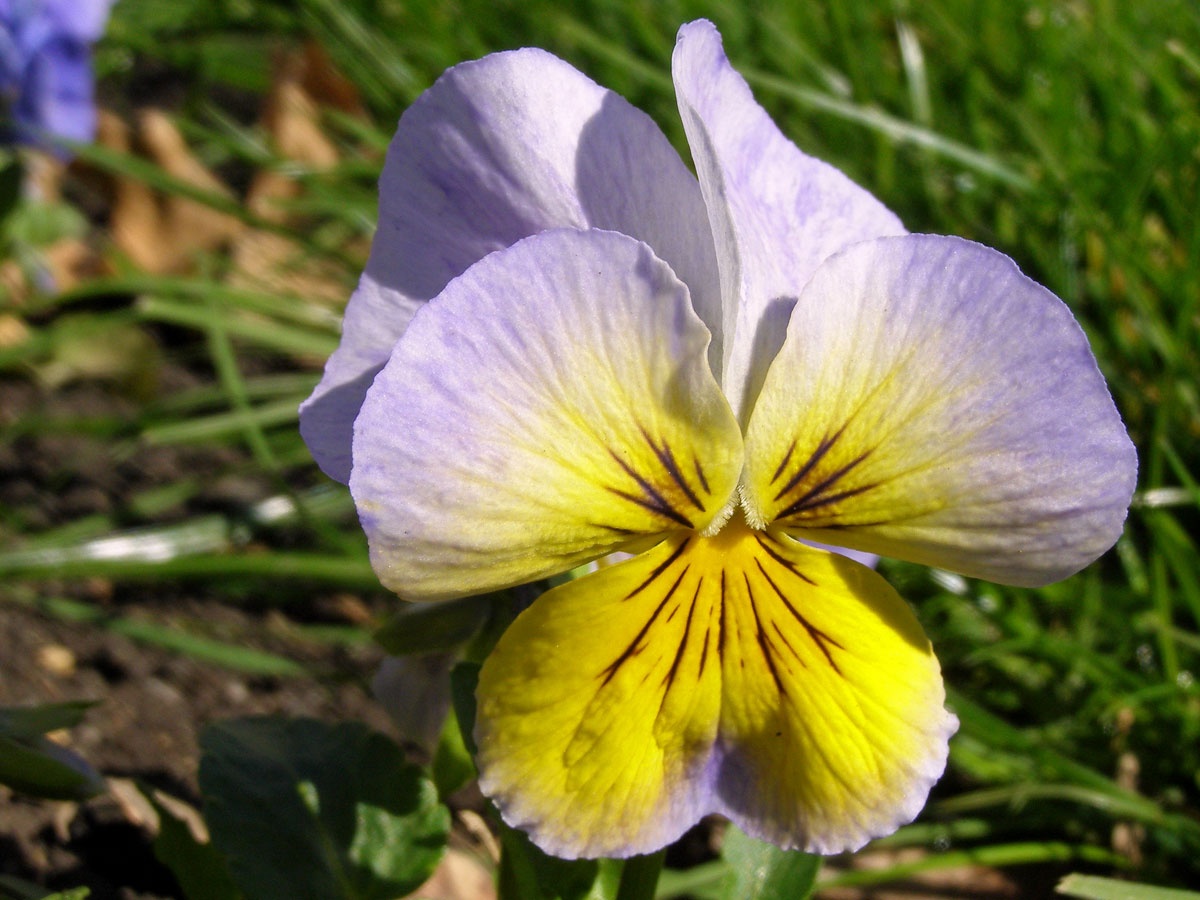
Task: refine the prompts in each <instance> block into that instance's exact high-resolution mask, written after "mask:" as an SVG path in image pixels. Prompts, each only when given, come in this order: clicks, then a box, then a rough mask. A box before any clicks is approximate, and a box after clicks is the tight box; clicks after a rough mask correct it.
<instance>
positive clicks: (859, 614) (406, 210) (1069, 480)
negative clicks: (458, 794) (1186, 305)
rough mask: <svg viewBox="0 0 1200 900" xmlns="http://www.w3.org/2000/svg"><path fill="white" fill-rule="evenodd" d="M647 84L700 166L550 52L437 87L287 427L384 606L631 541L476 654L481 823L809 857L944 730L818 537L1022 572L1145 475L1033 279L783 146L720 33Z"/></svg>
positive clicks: (908, 632)
mask: <svg viewBox="0 0 1200 900" xmlns="http://www.w3.org/2000/svg"><path fill="white" fill-rule="evenodd" d="M673 75H674V82H675V90H676V94H677V97H678V101H679V110H680V113H681V115H682V117H683V123H684V127H685V130H686V133H687V138H688V143H689V146H690V149H691V154H692V159H693V162H694V164H695V171H696V175H695V176H693V175H692V173H691V172H690V171H689V169H688V168H687V166H686V165H685V164H684V163H683V162H682V161H681V160H680V158H679V156H678V155H677V154H676V153H675V151H674V150H673V149H672V148H671V146H670V144H669V143H668V142H667V140H666V138H665V137H664V136H663V135H662V133H661V132H660V131H659V130H658V128H657V127H656V126H655V125H654V124H653V123H652V122H651V120H650V119H649V118H648V117H647V116H645V115H644V114H642V113H641V112H639V111H638V110H636V109H634V108H633V107H631V106H630V105H629V104H628V103H626V102H625V101H624V100H622V99H621V98H620V97H618V96H617V95H616V94H614V93H612V92H610V91H607V90H605V89H604V88H601V87H599V86H598V85H596V84H595V83H594V82H592V81H591V80H589V79H588V78H587V77H585V76H584V75H582V74H581V73H579V72H578V71H576V70H575V69H573V68H572V67H571V66H569V65H567V64H566V63H564V62H563V61H561V60H559V59H557V58H555V57H554V56H551V55H550V54H548V53H544V52H542V51H539V50H535V49H525V50H517V51H513V52H508V53H498V54H495V55H492V56H488V57H486V58H484V59H481V60H478V61H475V62H469V63H464V64H462V65H459V66H456V67H454V68H453V69H450V70H449V71H448V72H446V73H445V74H444V75H443V76H442V77H441V78H440V79H438V81H437V82H436V83H435V84H434V85H433V87H431V88H430V89H429V90H428V91H426V92H425V93H424V94H423V95H422V96H421V97H420V98H419V99H418V100H417V101H416V103H414V104H413V106H412V107H411V108H410V109H409V110H408V111H407V112H406V113H405V114H404V116H403V117H402V118H401V120H400V124H399V128H398V130H397V132H396V136H395V139H394V140H393V142H392V144H391V147H390V149H389V152H388V157H387V162H386V165H385V167H384V172H383V176H382V180H381V183H380V200H381V204H380V205H381V210H380V222H379V229H378V232H377V234H376V237H375V242H374V246H373V248H372V252H371V257H370V261H369V262H368V264H367V268H366V271H365V273H364V274H363V277H362V281H361V282H360V284H359V288H358V290H357V291H356V293H355V294H354V296H353V297H352V299H351V301H350V304H349V307H348V308H347V311H346V319H345V327H344V334H343V337H342V343H341V345H340V347H339V348H338V350H337V352H336V353H335V354H334V355H333V357H332V358H331V359H330V360H329V363H328V365H327V367H326V370H325V376H324V379H323V380H322V381H321V383H320V385H319V386H318V387H317V389H316V391H315V392H314V394H313V396H312V398H310V399H309V400H308V401H307V402H306V404H305V406H304V407H303V408H302V418H301V426H302V428H303V430H304V434H305V437H306V439H307V440H308V443H309V446H310V447H311V448H312V450H313V453H314V455H315V456H316V457H317V459H318V461H319V462H320V463H321V465H322V466H323V468H324V469H325V471H326V472H328V473H329V474H330V475H332V476H333V477H335V478H338V479H341V480H343V481H345V480H348V481H349V485H350V489H351V491H352V493H353V496H354V499H355V503H356V505H357V508H358V512H359V517H360V519H361V521H362V524H363V527H364V528H365V530H366V533H367V536H368V538H369V543H370V552H371V560H372V563H373V565H374V567H375V570H376V572H377V573H378V575H379V577H380V579H381V580H382V582H383V583H384V584H385V585H386V586H387V587H389V588H391V589H392V590H394V591H395V592H396V593H397V594H399V595H400V596H401V597H402V598H404V599H406V600H424V601H436V600H442V599H447V598H453V597H460V596H464V595H470V594H477V593H482V592H485V591H493V590H497V589H501V588H505V587H508V586H512V585H518V584H522V583H525V582H530V581H534V580H536V579H540V578H544V577H546V576H550V575H554V574H556V573H560V572H564V571H566V570H569V569H572V568H574V567H576V566H579V565H580V564H582V563H585V562H587V561H589V560H593V559H596V558H597V557H601V556H604V555H606V554H609V553H612V552H614V551H618V550H619V551H625V552H627V553H630V554H633V555H632V556H631V557H630V558H628V559H627V560H625V561H622V562H619V563H616V564H614V565H610V566H605V567H603V568H601V569H599V570H598V571H595V572H593V573H591V574H588V575H585V576H583V577H581V578H578V579H575V580H572V581H569V582H567V583H565V584H563V585H561V586H559V587H556V588H554V589H552V590H550V591H548V592H546V593H545V594H543V595H542V596H541V597H539V598H538V599H537V600H535V601H534V602H533V604H532V605H531V606H530V607H529V608H528V609H527V610H526V611H525V612H523V613H522V614H521V615H520V616H519V617H518V618H517V619H516V621H515V622H514V623H513V624H512V626H511V627H510V628H509V629H508V630H507V631H506V632H505V634H504V635H503V637H502V638H501V639H500V641H499V643H498V645H497V646H496V648H495V650H494V651H493V652H492V654H491V655H490V656H489V658H488V659H487V661H486V663H485V664H484V666H483V669H482V672H481V674H480V681H479V687H478V692H477V699H478V717H477V722H476V732H475V733H476V738H477V742H478V746H479V752H478V764H479V770H480V783H481V786H482V788H483V791H484V792H485V793H486V794H487V795H488V796H489V797H490V798H491V799H492V800H493V801H494V802H495V804H496V806H497V807H498V809H499V811H500V813H501V814H502V815H503V817H504V818H505V820H507V821H508V822H509V823H510V824H512V825H514V826H516V827H518V828H521V829H524V830H525V831H527V832H528V833H529V835H530V836H531V837H532V839H533V840H534V841H535V842H536V843H537V844H539V845H540V846H541V847H542V848H543V849H545V850H547V851H549V852H551V853H554V854H557V855H559V856H564V857H575V856H627V855H631V854H636V853H645V852H649V851H652V850H654V849H656V848H659V847H661V846H663V845H665V844H667V843H669V842H670V841H672V840H674V839H675V838H677V837H678V836H679V835H680V834H682V833H683V831H684V830H686V829H687V828H688V827H689V826H691V825H692V824H694V823H695V822H696V821H697V820H698V819H699V818H701V817H702V816H704V815H706V814H708V813H721V814H724V815H725V816H727V817H729V818H730V819H732V820H733V821H734V822H736V823H737V824H738V825H739V826H741V827H742V828H743V829H744V830H745V831H746V832H748V833H749V834H751V835H754V836H757V837H760V838H763V839H766V840H769V841H772V842H774V843H776V844H779V845H781V846H784V847H799V848H804V849H806V850H810V851H815V852H821V853H834V852H838V851H841V850H846V849H851V848H855V847H858V846H860V845H861V844H863V843H864V842H866V841H867V840H869V839H871V838H872V837H875V836H879V835H882V834H886V833H888V832H890V831H892V830H894V829H895V828H896V827H898V826H899V825H901V824H903V823H905V822H907V821H910V820H911V819H912V818H913V817H914V816H915V815H916V814H917V812H918V811H919V810H920V808H921V806H922V805H923V804H924V802H925V798H926V796H927V795H928V792H929V790H930V787H931V786H932V784H933V783H934V782H935V781H936V780H937V778H938V777H940V775H941V773H942V771H943V769H944V767H945V763H946V755H947V741H948V739H949V737H950V735H951V734H952V733H953V731H954V730H955V727H956V725H957V722H956V720H955V718H954V716H953V715H952V714H950V713H949V712H947V711H946V709H945V708H944V700H945V692H944V689H943V685H942V680H941V675H940V672H939V667H938V663H937V660H936V659H935V657H934V655H933V653H932V651H931V649H930V646H929V642H928V640H927V639H926V637H925V635H924V633H923V631H922V629H921V627H920V625H919V624H918V623H917V620H916V618H915V617H914V616H913V614H912V612H911V611H910V610H909V608H908V606H907V605H906V604H905V603H904V601H903V600H901V599H900V597H899V596H897V594H896V593H895V591H894V590H892V588H890V587H889V586H888V584H887V583H886V582H885V581H884V579H883V578H882V577H881V576H879V575H878V574H876V573H875V572H874V571H873V570H872V569H870V568H868V567H867V566H864V565H862V564H860V563H858V562H855V561H854V560H852V559H850V558H848V556H846V555H842V554H839V553H832V552H828V551H826V550H822V549H817V548H815V547H813V546H811V543H821V544H826V545H835V546H837V547H842V548H848V549H849V550H853V551H862V552H867V553H874V554H884V555H887V556H891V557H895V558H898V559H905V560H911V561H915V562H919V563H925V564H928V565H931V566H938V567H941V568H943V569H948V570H950V571H954V572H959V573H962V574H964V575H969V576H974V577H981V578H988V579H992V580H995V581H999V582H1003V583H1006V584H1017V585H1038V584H1045V583H1047V582H1050V581H1054V580H1056V579H1060V578H1063V577H1065V576H1067V575H1069V574H1071V573H1072V572H1075V571H1076V570H1078V569H1080V568H1082V567H1083V566H1085V565H1087V564H1088V563H1089V562H1091V561H1092V560H1093V559H1095V558H1096V557H1097V556H1098V555H1099V554H1101V553H1103V552H1104V551H1105V550H1106V549H1107V548H1108V547H1109V546H1111V545H1112V543H1113V542H1114V541H1115V540H1116V538H1117V536H1118V535H1119V533H1120V531H1121V527H1122V523H1123V521H1124V518H1125V512H1126V509H1127V507H1128V504H1129V500H1130V496H1131V493H1132V490H1133V485H1134V479H1135V469H1136V461H1135V457H1134V451H1133V448H1132V445H1131V444H1130V442H1129V439H1128V437H1127V436H1126V433H1125V429H1124V427H1123V426H1122V424H1121V420H1120V418H1119V416H1118V414H1117V411H1116V409H1115V407H1114V406H1113V402H1112V399H1111V398H1110V396H1109V394H1108V391H1107V389H1106V387H1105V384H1104V381H1103V378H1102V377H1101V375H1100V373H1099V371H1098V370H1097V367H1096V363H1095V360H1094V359H1093V357H1092V354H1091V352H1090V350H1089V348H1088V344H1087V341H1086V339H1085V338H1084V335H1083V333H1082V332H1081V331H1080V329H1079V327H1078V325H1077V324H1076V323H1075V321H1074V319H1073V318H1072V317H1071V314H1070V313H1069V312H1068V310H1067V308H1066V307H1065V306H1064V305H1063V304H1062V303H1061V302H1060V301H1059V300H1058V299H1057V298H1056V297H1054V296H1053V295H1052V294H1051V293H1050V292H1049V291H1047V290H1046V289H1044V288H1042V287H1040V286H1039V285H1037V284H1035V283H1034V282H1032V281H1030V280H1029V279H1028V278H1026V277H1025V276H1023V275H1022V274H1021V273H1020V272H1019V271H1018V270H1017V268H1016V266H1015V265H1014V264H1013V263H1012V262H1011V261H1010V260H1009V259H1008V258H1007V257H1005V256H1003V255H1001V254H1000V253H997V252H995V251H993V250H990V249H987V248H985V247H982V246H980V245H978V244H974V243H971V242H968V241H965V240H960V239H957V238H952V237H939V236H930V235H913V234H908V233H906V232H905V230H904V228H903V226H902V225H901V224H900V222H899V221H898V220H897V218H896V217H895V216H894V215H893V214H892V213H891V212H889V211H888V210H887V209H886V208H884V207H883V206H882V205H881V204H880V203H879V202H878V201H876V200H875V199H874V198H873V197H872V196H871V195H870V194H868V193H867V192H866V191H864V190H862V189H861V188H859V187H857V186H856V185H854V184H853V183H852V182H851V181H849V180H848V179H847V178H846V177H845V176H844V175H842V174H841V173H840V172H838V171H837V170H835V169H833V168H831V167H830V166H828V165H826V164H824V163H822V162H819V161H818V160H815V159H812V158H810V157H807V156H805V155H804V154H803V153H801V152H800V151H799V150H797V149H796V147H795V146H793V145H792V144H791V143H790V142H789V141H788V140H787V139H786V138H784V137H783V135H782V134H781V133H780V132H779V130H778V129H777V128H776V127H775V125H774V124H773V123H772V122H771V120H770V118H769V117H768V116H767V115H766V113H765V112H764V111H763V110H762V109H761V108H760V107H759V106H758V105H757V104H756V103H755V101H754V99H753V97H752V96H751V93H750V91H749V89H748V87H747V85H746V83H745V81H744V80H743V79H742V78H741V77H740V76H739V75H738V74H737V73H736V72H735V71H734V70H733V69H732V67H731V66H730V64H729V62H728V60H727V59H726V57H725V55H724V52H723V51H722V47H721V41H720V36H719V35H718V34H717V32H716V29H715V28H714V27H713V26H712V25H711V24H710V23H708V22H704V21H700V22H693V23H691V24H689V25H685V26H684V27H683V28H682V29H681V30H680V33H679V39H678V43H677V46H676V49H675V54H674V61H673ZM351 429H352V431H351ZM351 434H352V435H353V436H352V437H351Z"/></svg>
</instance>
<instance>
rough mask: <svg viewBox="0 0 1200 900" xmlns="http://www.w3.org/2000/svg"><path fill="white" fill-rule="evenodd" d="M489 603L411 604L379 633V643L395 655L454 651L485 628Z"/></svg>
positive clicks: (466, 599) (481, 600)
mask: <svg viewBox="0 0 1200 900" xmlns="http://www.w3.org/2000/svg"><path fill="white" fill-rule="evenodd" d="M487 614H488V601H487V600H486V599H485V598H481V597H463V598H462V599H460V600H445V601H443V602H441V603H410V604H407V605H405V606H402V607H400V610H399V611H398V612H397V613H396V614H395V615H393V616H392V618H391V619H389V620H388V622H387V624H386V625H384V626H383V627H381V628H380V629H379V630H378V631H376V632H375V640H376V641H377V642H378V643H379V645H380V646H381V647H383V649H384V650H386V651H387V652H388V653H390V654H391V655H392V656H412V655H422V654H426V653H440V652H442V651H445V650H453V649H454V648H455V647H458V646H459V645H461V644H462V643H464V642H465V641H466V640H467V639H468V638H470V637H471V635H473V634H474V633H475V632H476V631H478V630H479V627H480V626H481V625H483V622H484V619H486V618H487Z"/></svg>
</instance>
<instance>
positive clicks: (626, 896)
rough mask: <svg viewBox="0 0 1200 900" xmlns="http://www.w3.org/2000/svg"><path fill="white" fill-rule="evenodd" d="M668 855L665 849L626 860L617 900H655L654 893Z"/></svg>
mask: <svg viewBox="0 0 1200 900" xmlns="http://www.w3.org/2000/svg"><path fill="white" fill-rule="evenodd" d="M666 855H667V851H666V850H665V849H664V850H659V851H658V852H657V853H650V854H647V855H646V856H634V857H631V858H629V859H627V860H625V868H623V869H622V870H621V884H620V886H619V887H618V888H617V898H616V900H654V892H655V890H657V888H658V874H659V873H660V872H661V871H662V867H663V858H664V857H665V856H666Z"/></svg>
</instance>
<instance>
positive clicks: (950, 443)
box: [742, 235, 1137, 585]
mask: <svg viewBox="0 0 1200 900" xmlns="http://www.w3.org/2000/svg"><path fill="white" fill-rule="evenodd" d="M746 457H747V465H746V475H745V476H744V480H743V486H742V490H743V494H742V496H743V502H744V503H745V505H746V509H747V515H748V516H749V517H750V518H751V519H752V520H758V521H764V522H775V523H776V524H778V525H781V526H783V527H785V528H787V529H788V530H789V532H790V533H791V534H793V535H795V536H797V537H803V538H806V539H811V540H817V541H822V542H824V543H831V544H837V545H840V546H847V547H853V548H856V549H859V550H866V551H869V552H872V553H878V554H881V555H883V556H891V557H896V558H900V559H907V560H911V561H913V562H919V563H924V564H926V565H931V566H937V567H939V568H943V569H949V570H950V571H953V572H959V573H961V574H964V575H971V576H975V577H979V578H986V579H989V580H991V581H998V582H1001V583H1005V584H1020V585H1037V584H1045V583H1047V582H1050V581H1056V580H1058V579H1060V578H1065V577H1066V576H1068V575H1070V574H1072V573H1073V572H1076V571H1078V570H1079V569H1081V568H1082V567H1083V566H1085V565H1087V564H1088V563H1090V562H1091V561H1092V560H1094V559H1095V558H1096V557H1097V556H1099V555H1100V554H1101V553H1103V552H1104V551H1105V550H1107V549H1108V548H1109V547H1111V546H1112V544H1113V543H1114V542H1115V541H1116V540H1117V538H1118V537H1119V536H1120V534H1121V530H1122V525H1123V523H1124V520H1125V515H1126V511H1127V509H1128V507H1129V501H1130V497H1131V495H1132V493H1133V489H1134V484H1135V482H1136V478H1137V458H1136V455H1135V453H1134V449H1133V445H1132V444H1131V443H1130V440H1129V437H1128V436H1127V434H1126V433H1125V428H1124V426H1123V425H1122V424H1121V418H1120V416H1119V415H1118V413H1117V410H1116V408H1115V406H1114V405H1113V401H1112V398H1111V396H1109V393H1108V389H1107V387H1106V386H1105V383H1104V378H1103V377H1102V376H1101V374H1100V372H1099V370H1098V369H1097V367H1096V361H1095V359H1094V358H1093V356H1092V353H1091V350H1090V348H1089V347H1088V342H1087V339H1086V337H1084V334H1083V332H1082V330H1081V329H1080V328H1079V325H1078V324H1077V323H1076V322H1075V320H1074V319H1073V318H1072V316H1071V313H1070V310H1068V309H1067V307H1066V306H1065V305H1063V303H1062V301H1060V300H1059V299H1058V298H1057V297H1055V296H1054V295H1053V294H1052V293H1050V292H1049V291H1048V290H1046V289H1045V288H1044V287H1042V286H1041V285H1038V284H1036V283H1035V282H1033V281H1031V280H1030V279H1028V278H1026V277H1025V276H1024V275H1022V274H1021V272H1020V271H1019V270H1018V269H1017V267H1016V265H1014V264H1013V262H1012V260H1010V259H1009V258H1008V257H1006V256H1004V255H1003V254H1001V253H998V252H996V251H995V250H991V249H989V248H987V247H984V246H981V245H979V244H974V243H972V242H970V241H965V240H962V239H960V238H952V237H939V236H936V235H908V236H905V237H899V238H882V239H879V240H875V241H868V242H865V243H861V244H856V245H854V246H853V247H850V248H848V249H847V250H845V251H843V252H842V253H840V254H838V255H836V256H834V257H832V258H831V259H830V260H828V261H827V262H826V263H825V264H824V265H823V266H821V268H820V269H819V270H818V271H817V273H816V275H815V276H814V277H813V279H812V280H811V281H810V282H809V284H808V286H807V287H806V288H805V290H804V294H803V295H802V296H801V298H800V302H799V303H797V305H796V307H795V310H794V311H793V313H792V319H791V323H790V325H789V327H788V335H787V340H786V341H785V343H784V345H783V348H782V349H781V350H780V352H779V355H778V356H777V358H776V360H775V362H774V363H773V365H772V366H771V370H770V372H769V374H768V376H767V380H766V384H765V385H764V386H763V389H762V393H761V395H760V396H759V399H758V403H757V405H756V406H755V409H754V413H753V416H752V417H751V420H750V425H749V428H748V429H747V433H746Z"/></svg>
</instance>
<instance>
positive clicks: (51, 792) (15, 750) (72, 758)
mask: <svg viewBox="0 0 1200 900" xmlns="http://www.w3.org/2000/svg"><path fill="white" fill-rule="evenodd" d="M0 784H6V785H8V786H9V787H10V788H12V789H13V790H15V791H19V792H20V793H22V794H29V795H31V796H34V797H46V798H48V799H52V800H84V799H86V798H88V797H93V796H95V795H96V794H99V793H102V792H103V791H104V790H105V784H104V779H103V777H101V775H100V773H99V772H97V771H96V770H95V769H93V768H92V767H91V766H89V765H88V764H87V762H86V761H85V760H84V759H83V757H81V756H79V755H78V754H76V753H73V752H71V751H70V750H68V749H67V748H66V747H60V746H59V745H58V744H56V743H54V741H51V740H47V739H46V738H43V737H35V738H32V739H31V740H18V739H16V738H12V737H8V736H5V735H0Z"/></svg>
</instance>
